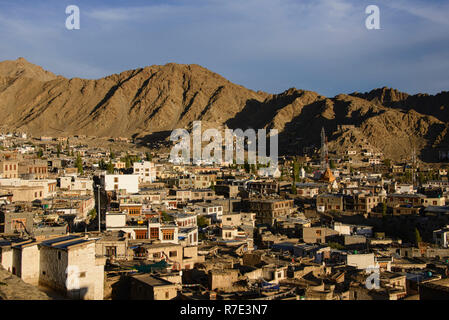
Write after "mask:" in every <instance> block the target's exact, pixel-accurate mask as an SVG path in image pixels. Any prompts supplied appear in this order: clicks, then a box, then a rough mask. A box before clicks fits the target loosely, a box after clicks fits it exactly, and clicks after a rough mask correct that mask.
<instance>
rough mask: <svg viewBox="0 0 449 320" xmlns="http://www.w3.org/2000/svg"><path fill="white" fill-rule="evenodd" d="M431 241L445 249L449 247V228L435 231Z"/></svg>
mask: <svg viewBox="0 0 449 320" xmlns="http://www.w3.org/2000/svg"><path fill="white" fill-rule="evenodd" d="M433 241H434V242H435V244H437V245H439V246H441V247H443V248H447V247H448V246H449V226H446V228H443V229H439V230H435V231H434V232H433Z"/></svg>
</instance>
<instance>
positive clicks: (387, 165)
mask: <svg viewBox="0 0 449 320" xmlns="http://www.w3.org/2000/svg"><path fill="white" fill-rule="evenodd" d="M384 166H386V167H388V168H389V167H390V166H391V160H390V159H385V160H384Z"/></svg>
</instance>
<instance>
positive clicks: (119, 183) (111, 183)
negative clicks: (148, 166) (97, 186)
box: [101, 174, 139, 193]
mask: <svg viewBox="0 0 449 320" xmlns="http://www.w3.org/2000/svg"><path fill="white" fill-rule="evenodd" d="M101 186H102V187H103V188H104V189H105V190H106V191H119V190H125V191H126V192H127V193H137V192H139V176H138V175H134V174H106V175H103V176H101Z"/></svg>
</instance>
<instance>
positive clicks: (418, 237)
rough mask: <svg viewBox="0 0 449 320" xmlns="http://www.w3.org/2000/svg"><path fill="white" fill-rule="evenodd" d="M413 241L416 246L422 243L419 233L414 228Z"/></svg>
mask: <svg viewBox="0 0 449 320" xmlns="http://www.w3.org/2000/svg"><path fill="white" fill-rule="evenodd" d="M415 241H416V244H418V243H420V242H422V238H421V234H420V233H419V230H418V228H415Z"/></svg>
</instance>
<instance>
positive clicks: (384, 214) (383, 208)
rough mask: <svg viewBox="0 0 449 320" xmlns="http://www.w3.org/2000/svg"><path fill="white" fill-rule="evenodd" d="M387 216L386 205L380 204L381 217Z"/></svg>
mask: <svg viewBox="0 0 449 320" xmlns="http://www.w3.org/2000/svg"><path fill="white" fill-rule="evenodd" d="M386 215H387V204H386V203H385V201H384V202H382V217H385V216H386Z"/></svg>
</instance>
